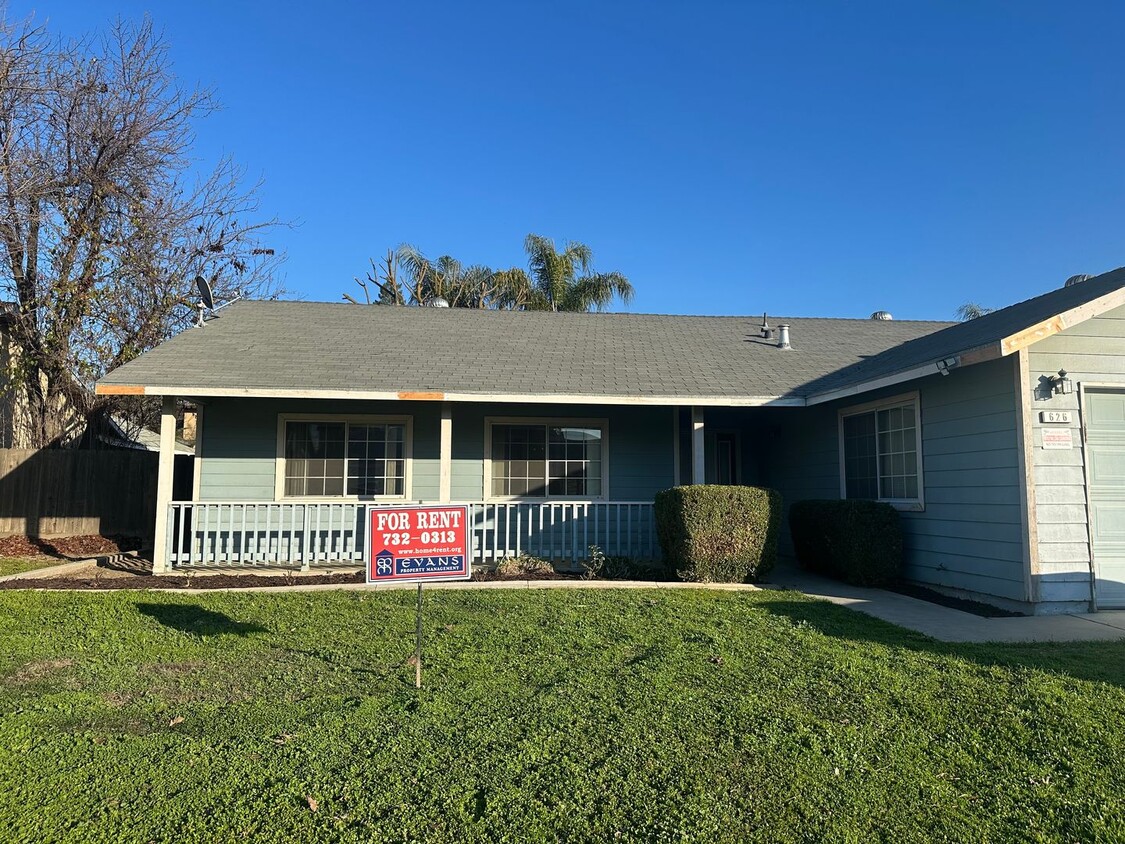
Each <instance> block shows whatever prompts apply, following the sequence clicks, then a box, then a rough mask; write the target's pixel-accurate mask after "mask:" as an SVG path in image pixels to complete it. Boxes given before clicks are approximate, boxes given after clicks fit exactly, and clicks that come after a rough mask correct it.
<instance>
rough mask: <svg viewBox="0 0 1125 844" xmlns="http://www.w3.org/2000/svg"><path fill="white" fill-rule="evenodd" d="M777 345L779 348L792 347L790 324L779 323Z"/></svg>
mask: <svg viewBox="0 0 1125 844" xmlns="http://www.w3.org/2000/svg"><path fill="white" fill-rule="evenodd" d="M777 347H778V348H779V349H789V348H792V347H791V346H790V345H789V326H788V325H779V326H778V327H777Z"/></svg>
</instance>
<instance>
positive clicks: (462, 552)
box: [365, 504, 472, 689]
mask: <svg viewBox="0 0 1125 844" xmlns="http://www.w3.org/2000/svg"><path fill="white" fill-rule="evenodd" d="M367 510H368V512H367V528H366V534H367V543H366V545H365V549H366V555H367V582H368V583H417V584H418V602H417V607H416V612H415V621H414V686H415V688H419V689H420V688H422V584H423V583H425V582H426V581H435V580H436V581H443V580H468V579H469V578H470V577H472V567H471V561H470V558H469V551H470V549H469V543H468V536H469V525H468V521H469V508H468V507H466V506H465V505H464V504H447V505H444V506H442V505H433V506H420V505H419V506H414V505H409V506H407V505H386V506H377V505H372V506H369V507H368V508H367Z"/></svg>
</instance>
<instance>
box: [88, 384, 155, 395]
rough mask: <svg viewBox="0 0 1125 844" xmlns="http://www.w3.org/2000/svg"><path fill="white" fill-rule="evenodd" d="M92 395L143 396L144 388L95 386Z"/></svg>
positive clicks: (133, 385)
mask: <svg viewBox="0 0 1125 844" xmlns="http://www.w3.org/2000/svg"><path fill="white" fill-rule="evenodd" d="M94 393H95V394H97V395H99V396H143V395H144V394H145V388H144V387H142V386H141V385H140V384H95V385H94Z"/></svg>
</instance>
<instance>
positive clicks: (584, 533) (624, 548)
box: [166, 501, 659, 569]
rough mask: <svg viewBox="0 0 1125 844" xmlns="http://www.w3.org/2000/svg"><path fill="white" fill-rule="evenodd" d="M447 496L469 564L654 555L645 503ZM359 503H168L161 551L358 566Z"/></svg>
mask: <svg viewBox="0 0 1125 844" xmlns="http://www.w3.org/2000/svg"><path fill="white" fill-rule="evenodd" d="M454 503H458V504H465V505H466V506H468V508H469V531H470V540H469V541H470V545H471V546H472V547H471V554H472V561H473V563H475V564H481V563H495V562H497V561H498V560H502V559H504V558H505V557H514V556H519V555H520V554H531V555H534V556H536V557H541V558H543V559H546V560H551V561H552V562H554V563H556V564H559V563H562V564H569V565H571V566H577V564H578V563H579V561H580V560H583V559H585V558H586V557H588V556H589V548H590V546H592V545H597V546H598V547H599V548H601V550H602V551H603V552H604V553H605V554H607V555H609V556H614V555H618V556H624V557H632V558H634V559H638V560H652V559H655V558H656V557H657V556H658V555H659V551H658V546H657V542H656V523H655V518H654V515H653V505H652V502H651V501H546V502H524V501H519V502H515V501H513V502H480V501H471V502H454ZM366 511H367V505H366V504H363V503H357V502H346V503H345V502H339V503H337V502H308V503H303V502H266V501H262V502H251V501H176V502H173V503H172V504H170V505H169V506H168V545H167V549H166V551H167V559H168V561H169V564H170V565H171V566H172V567H173V568H184V567H193V566H222V567H254V566H292V567H298V566H299V567H300V568H302V569H308V568H310V567H312V566H315V565H326V564H337V565H338V564H341V563H343V564H359V563H362V562H363V560H364V559H365V556H366V551H365V549H364V541H365V527H366V525H365V513H366Z"/></svg>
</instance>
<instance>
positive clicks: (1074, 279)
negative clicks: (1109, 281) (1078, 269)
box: [1063, 273, 1093, 287]
mask: <svg viewBox="0 0 1125 844" xmlns="http://www.w3.org/2000/svg"><path fill="white" fill-rule="evenodd" d="M1092 278H1093V276H1092V275H1087V274H1086V273H1079V274H1078V275H1072V276H1071V277H1070V278H1068V279H1067V280H1066V284H1064V285H1063V287H1073V286H1074V285H1076V284H1081V283H1082V282H1084V281H1089V280H1090V279H1092Z"/></svg>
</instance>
